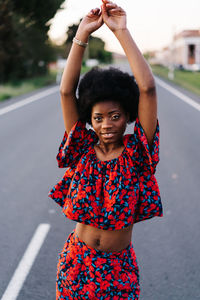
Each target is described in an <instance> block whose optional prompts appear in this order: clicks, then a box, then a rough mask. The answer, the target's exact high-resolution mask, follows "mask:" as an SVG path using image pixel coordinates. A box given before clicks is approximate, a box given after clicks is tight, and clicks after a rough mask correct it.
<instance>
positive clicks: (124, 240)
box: [60, 0, 157, 252]
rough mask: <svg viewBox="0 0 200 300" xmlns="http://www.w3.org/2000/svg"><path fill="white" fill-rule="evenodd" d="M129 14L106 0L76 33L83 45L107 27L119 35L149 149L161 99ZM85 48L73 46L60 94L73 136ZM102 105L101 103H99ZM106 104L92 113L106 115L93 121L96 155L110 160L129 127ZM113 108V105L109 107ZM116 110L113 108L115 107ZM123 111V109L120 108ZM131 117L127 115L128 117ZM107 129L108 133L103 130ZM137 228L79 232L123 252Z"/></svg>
mask: <svg viewBox="0 0 200 300" xmlns="http://www.w3.org/2000/svg"><path fill="white" fill-rule="evenodd" d="M126 23H127V22H126V12H125V11H124V10H123V9H122V8H121V7H119V6H117V4H115V3H113V2H111V1H108V0H102V6H101V9H100V8H95V9H92V10H91V11H90V12H89V13H88V14H87V15H86V16H85V17H84V18H83V20H82V21H81V23H80V25H79V28H78V30H77V33H76V38H77V39H78V40H81V41H82V42H85V43H86V42H88V40H89V36H90V34H92V33H93V32H95V31H96V30H98V29H99V28H100V27H101V26H102V25H103V24H104V25H105V26H107V27H108V29H109V30H111V31H112V33H113V34H114V35H115V37H116V38H117V40H118V41H119V43H120V45H121V47H122V48H123V50H124V52H125V54H126V57H127V59H128V61H129V64H130V67H131V70H132V72H133V75H134V77H135V79H136V81H137V84H138V87H139V90H140V99H139V106H138V117H139V121H140V123H141V125H142V127H143V129H144V132H145V134H146V137H147V141H148V144H149V146H150V147H151V145H152V141H153V136H154V133H155V129H156V125H157V96H156V88H155V82H154V78H153V75H152V72H151V69H150V68H149V66H148V64H147V62H146V61H145V59H144V57H143V55H142V54H141V52H140V50H139V49H138V47H137V45H136V43H135V42H134V40H133V38H132V36H131V34H130V32H129V30H128V28H127V25H126ZM84 51H85V48H83V47H81V46H79V45H77V44H76V43H73V45H72V48H71V50H70V54H69V56H68V59H67V63H66V67H65V69H64V72H63V76H62V80H61V85H60V93H61V106H62V112H63V120H64V124H65V129H66V132H67V133H69V132H70V130H71V128H72V127H73V126H74V124H75V123H76V122H77V120H78V119H79V115H78V110H77V107H76V88H77V84H78V81H79V76H80V70H81V64H82V60H83V54H84ZM99 104H100V103H99ZM104 105H105V103H103V104H102V106H101V105H100V107H99V106H96V107H95V106H94V107H93V111H92V114H93V113H95V112H96V109H97V108H98V109H100V110H99V111H98V112H99V113H100V114H102V117H103V119H102V123H101V122H100V123H97V122H96V121H95V120H94V121H93V120H92V125H93V127H94V129H95V128H96V129H95V130H96V132H97V135H99V140H100V144H99V145H96V146H95V147H94V148H95V151H96V156H97V158H98V159H100V160H110V159H113V158H116V157H118V156H119V155H120V154H121V152H122V151H123V148H124V146H123V143H122V136H123V133H122V131H123V130H122V131H120V130H121V129H120V128H119V127H120V126H122V127H121V128H123V126H124V127H125V124H126V121H125V122H124V121H123V122H122V124H123V125H120V126H119V127H118V125H116V124H118V123H117V122H114V121H111V119H110V118H109V115H108V113H109V109H107V111H105V110H104ZM108 105H110V104H108ZM112 109H113V108H112ZM117 109H119V107H118V108H117ZM126 117H127V116H126ZM116 129H117V134H116V135H114V136H113V137H112V138H111V137H109V138H108V137H105V136H104V137H103V136H102V134H101V130H102V132H103V133H106V132H109V130H110V131H111V132H112V130H114V132H115V130H116ZM103 130H105V131H103ZM132 228H133V225H130V226H129V227H127V228H124V229H121V230H112V231H111V230H101V229H98V228H96V227H92V226H90V225H85V224H80V223H77V226H76V232H77V235H78V236H79V238H80V239H81V240H83V241H84V242H85V243H86V244H88V245H89V246H91V247H93V248H97V249H99V250H102V251H108V252H109V251H120V250H122V249H124V248H125V247H127V245H128V244H129V243H130V241H131V236H132Z"/></svg>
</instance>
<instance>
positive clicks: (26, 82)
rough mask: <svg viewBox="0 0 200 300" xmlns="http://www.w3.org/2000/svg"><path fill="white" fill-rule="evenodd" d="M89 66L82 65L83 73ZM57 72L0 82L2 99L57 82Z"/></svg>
mask: <svg viewBox="0 0 200 300" xmlns="http://www.w3.org/2000/svg"><path fill="white" fill-rule="evenodd" d="M89 69H90V68H89V67H84V66H83V67H82V68H81V74H83V73H85V72H87V71H88V70H89ZM56 75H57V72H56V71H53V72H51V73H49V74H47V75H45V76H38V77H35V78H30V79H23V80H15V81H10V82H7V83H5V84H0V101H5V100H8V99H10V98H12V97H17V96H20V95H23V94H26V93H29V92H32V91H34V90H37V89H39V88H42V87H44V86H47V85H50V84H53V83H56Z"/></svg>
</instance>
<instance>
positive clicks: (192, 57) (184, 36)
mask: <svg viewBox="0 0 200 300" xmlns="http://www.w3.org/2000/svg"><path fill="white" fill-rule="evenodd" d="M155 62H156V63H160V64H163V65H165V66H169V65H174V66H175V67H182V68H184V69H186V70H200V30H183V31H181V32H180V33H178V34H176V35H175V36H174V38H173V42H172V43H171V44H170V45H169V46H168V47H166V48H164V49H162V50H161V51H158V52H157V53H156V56H155Z"/></svg>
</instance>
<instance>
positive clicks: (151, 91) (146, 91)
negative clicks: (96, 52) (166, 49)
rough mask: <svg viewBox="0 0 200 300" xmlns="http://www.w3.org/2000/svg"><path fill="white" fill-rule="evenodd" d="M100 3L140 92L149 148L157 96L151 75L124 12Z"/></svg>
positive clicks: (140, 113)
mask: <svg viewBox="0 0 200 300" xmlns="http://www.w3.org/2000/svg"><path fill="white" fill-rule="evenodd" d="M102 1H103V5H102V15H103V20H104V23H106V25H107V26H108V27H109V28H110V30H111V31H112V32H113V33H114V35H115V36H116V38H117V39H118V41H119V42H120V44H121V46H122V48H123V49H124V52H125V54H126V56H127V58H128V61H129V64H130V67H131V70H132V72H133V75H134V77H135V79H136V81H137V84H138V87H139V90H140V99H139V107H138V117H139V120H140V123H141V125H142V127H143V129H144V132H145V134H146V137H147V140H148V144H149V146H150V147H151V145H152V141H153V136H154V133H155V130H156V125H157V96H156V87H155V82H154V78H153V74H152V72H151V69H150V67H149V66H148V64H147V62H146V60H145V59H144V57H143V55H142V54H141V52H140V50H139V49H138V47H137V45H136V43H135V42H134V40H133V38H132V36H131V34H130V32H129V30H128V29H127V26H126V12H125V11H124V10H123V9H122V8H121V7H119V6H117V5H116V4H114V3H112V2H110V1H108V0H102Z"/></svg>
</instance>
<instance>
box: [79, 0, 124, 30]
mask: <svg viewBox="0 0 200 300" xmlns="http://www.w3.org/2000/svg"><path fill="white" fill-rule="evenodd" d="M104 23H105V24H106V25H107V26H108V28H109V29H110V30H111V31H113V32H115V31H117V30H120V29H122V30H123V29H126V12H125V11H124V10H123V9H122V8H121V7H119V6H117V4H115V3H113V2H111V1H109V0H102V5H101V9H100V8H95V9H92V10H91V11H90V12H89V13H88V14H87V15H86V16H85V17H84V18H83V19H82V21H81V23H80V25H79V31H85V32H87V33H88V34H91V33H93V32H94V31H96V30H97V29H99V28H100V27H101V26H102V25H103V24H104Z"/></svg>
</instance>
